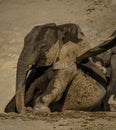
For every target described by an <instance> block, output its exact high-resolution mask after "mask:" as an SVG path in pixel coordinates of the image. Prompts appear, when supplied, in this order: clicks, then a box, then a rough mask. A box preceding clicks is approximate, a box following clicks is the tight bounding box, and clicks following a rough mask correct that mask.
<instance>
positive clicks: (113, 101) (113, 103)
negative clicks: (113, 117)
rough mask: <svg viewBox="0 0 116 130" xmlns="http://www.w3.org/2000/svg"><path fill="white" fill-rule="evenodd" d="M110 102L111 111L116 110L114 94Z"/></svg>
mask: <svg viewBox="0 0 116 130" xmlns="http://www.w3.org/2000/svg"><path fill="white" fill-rule="evenodd" d="M108 103H109V107H110V111H112V112H116V98H114V95H111V96H110V98H109V101H108Z"/></svg>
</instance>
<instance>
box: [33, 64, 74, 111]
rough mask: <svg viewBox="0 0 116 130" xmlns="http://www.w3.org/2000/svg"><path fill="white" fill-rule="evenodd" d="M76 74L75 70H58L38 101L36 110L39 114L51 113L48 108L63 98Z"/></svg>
mask: <svg viewBox="0 0 116 130" xmlns="http://www.w3.org/2000/svg"><path fill="white" fill-rule="evenodd" d="M75 68H76V65H75ZM75 72H76V71H74V70H73V69H63V70H58V71H57V73H56V75H55V76H54V78H53V79H52V80H51V81H50V83H49V85H48V87H47V89H46V91H45V92H44V93H43V94H42V95H41V96H39V97H38V98H37V99H36V102H35V106H34V110H35V111H37V112H50V109H49V108H48V106H49V105H50V104H51V103H53V102H56V101H58V100H59V99H60V98H61V97H62V95H63V93H64V91H65V90H66V88H67V86H68V84H70V82H71V81H72V79H73V77H74V76H75Z"/></svg>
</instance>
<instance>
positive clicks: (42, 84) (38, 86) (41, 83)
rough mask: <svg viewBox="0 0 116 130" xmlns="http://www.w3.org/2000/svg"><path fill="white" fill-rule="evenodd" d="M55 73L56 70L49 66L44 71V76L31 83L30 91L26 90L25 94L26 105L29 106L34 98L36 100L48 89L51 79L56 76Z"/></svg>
mask: <svg viewBox="0 0 116 130" xmlns="http://www.w3.org/2000/svg"><path fill="white" fill-rule="evenodd" d="M54 74H55V72H54V71H53V69H52V68H49V69H48V70H46V71H45V72H44V74H43V75H42V76H40V77H38V78H37V79H35V81H34V82H33V83H32V84H31V86H30V87H29V89H28V91H27V92H26V96H25V105H26V106H28V104H29V103H30V102H31V101H32V100H33V101H35V100H36V98H37V97H38V96H39V95H40V94H41V93H43V92H44V91H45V90H46V88H47V85H48V84H49V81H50V80H51V78H52V77H53V76H54ZM36 91H37V92H36Z"/></svg>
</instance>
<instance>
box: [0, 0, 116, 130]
mask: <svg viewBox="0 0 116 130" xmlns="http://www.w3.org/2000/svg"><path fill="white" fill-rule="evenodd" d="M49 22H56V23H57V24H63V23H69V22H74V23H77V24H79V25H80V26H81V28H82V30H83V32H84V33H85V35H86V36H87V38H88V40H89V42H90V44H91V46H95V45H96V44H98V43H100V42H102V40H104V39H105V38H106V37H108V36H109V35H110V34H111V33H112V32H113V30H115V29H116V0H0V99H1V100H0V112H1V113H3V109H4V107H5V105H6V104H7V103H8V101H9V100H10V98H11V97H12V96H13V94H14V92H15V73H16V63H17V60H18V56H19V53H20V52H21V49H22V47H23V39H24V37H25V35H26V34H27V33H28V32H29V31H30V30H31V29H32V27H34V26H35V25H38V24H45V23H49ZM18 129H22V130H25V129H28V130H31V129H35V130H36V129H40V130H52V129H57V130H85V129H88V130H98V129H99V130H109V129H110V130H115V129H116V113H84V112H68V113H59V114H58V113H53V114H51V115H38V116H37V115H32V114H27V115H15V114H10V115H6V114H0V130H18Z"/></svg>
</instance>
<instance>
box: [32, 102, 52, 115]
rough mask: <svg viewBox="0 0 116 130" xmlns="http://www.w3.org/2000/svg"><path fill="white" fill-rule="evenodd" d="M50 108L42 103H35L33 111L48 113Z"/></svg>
mask: <svg viewBox="0 0 116 130" xmlns="http://www.w3.org/2000/svg"><path fill="white" fill-rule="evenodd" d="M50 112H51V110H50V108H49V107H48V106H46V105H44V104H43V103H37V104H36V105H35V106H34V113H50Z"/></svg>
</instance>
